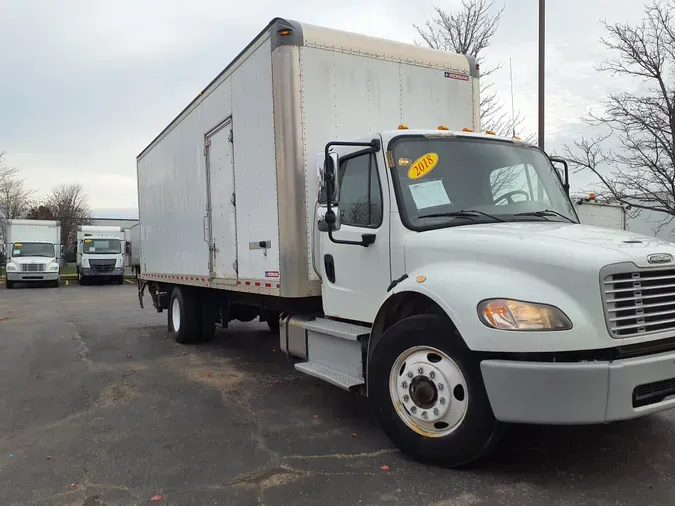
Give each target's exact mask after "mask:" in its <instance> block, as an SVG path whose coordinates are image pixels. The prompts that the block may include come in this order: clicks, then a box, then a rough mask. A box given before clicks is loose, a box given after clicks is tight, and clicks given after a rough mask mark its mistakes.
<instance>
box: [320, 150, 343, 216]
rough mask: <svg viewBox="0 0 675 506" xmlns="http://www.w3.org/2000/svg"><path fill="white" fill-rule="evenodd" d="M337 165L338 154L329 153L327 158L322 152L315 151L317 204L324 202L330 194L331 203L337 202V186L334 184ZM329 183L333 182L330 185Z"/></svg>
mask: <svg viewBox="0 0 675 506" xmlns="http://www.w3.org/2000/svg"><path fill="white" fill-rule="evenodd" d="M337 166H338V156H337V154H336V153H330V156H329V157H328V158H326V156H325V154H324V153H317V155H316V175H317V180H318V182H319V204H326V203H327V202H328V195H330V196H331V203H335V202H337V188H336V185H335V173H336V167H337ZM329 174H330V175H329ZM329 180H330V181H329ZM331 183H333V184H332V185H331ZM329 188H330V191H329Z"/></svg>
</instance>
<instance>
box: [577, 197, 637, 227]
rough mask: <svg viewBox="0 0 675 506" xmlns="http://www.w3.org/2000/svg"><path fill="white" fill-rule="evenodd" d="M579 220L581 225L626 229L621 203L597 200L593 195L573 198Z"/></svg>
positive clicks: (624, 211) (624, 213) (624, 212)
mask: <svg viewBox="0 0 675 506" xmlns="http://www.w3.org/2000/svg"><path fill="white" fill-rule="evenodd" d="M572 200H573V201H574V204H575V209H576V212H577V215H578V216H579V221H580V222H581V223H582V224H583V225H594V226H596V227H606V228H614V229H618V230H626V229H627V219H626V209H625V208H624V207H623V206H622V205H621V204H610V203H607V202H599V201H597V200H595V197H592V198H591V197H588V198H574V199H572Z"/></svg>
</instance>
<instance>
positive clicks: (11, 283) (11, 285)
mask: <svg viewBox="0 0 675 506" xmlns="http://www.w3.org/2000/svg"><path fill="white" fill-rule="evenodd" d="M5 288H7V289H8V290H11V289H12V288H14V281H10V280H9V279H8V280H7V281H5Z"/></svg>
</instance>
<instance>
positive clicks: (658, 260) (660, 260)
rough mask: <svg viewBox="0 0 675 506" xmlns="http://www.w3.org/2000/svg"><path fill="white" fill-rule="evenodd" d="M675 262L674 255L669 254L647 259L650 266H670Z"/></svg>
mask: <svg viewBox="0 0 675 506" xmlns="http://www.w3.org/2000/svg"><path fill="white" fill-rule="evenodd" d="M672 261H673V255H669V254H668V253H656V254H654V255H649V256H648V257H647V262H649V263H650V264H668V263H670V262H672Z"/></svg>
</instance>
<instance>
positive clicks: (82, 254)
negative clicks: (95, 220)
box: [77, 225, 125, 285]
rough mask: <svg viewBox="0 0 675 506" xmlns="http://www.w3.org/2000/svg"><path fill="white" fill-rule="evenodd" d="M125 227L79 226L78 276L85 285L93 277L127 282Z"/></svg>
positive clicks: (119, 282) (79, 280)
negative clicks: (125, 269)
mask: <svg viewBox="0 0 675 506" xmlns="http://www.w3.org/2000/svg"><path fill="white" fill-rule="evenodd" d="M124 244H125V241H124V231H123V230H122V229H121V227H112V226H94V225H80V226H79V227H77V279H78V282H79V284H81V285H85V284H87V283H88V282H89V281H91V280H93V279H97V280H101V281H107V280H112V281H115V282H117V283H118V284H122V283H124V254H125V246H124Z"/></svg>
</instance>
